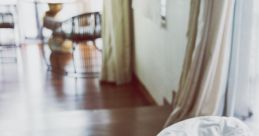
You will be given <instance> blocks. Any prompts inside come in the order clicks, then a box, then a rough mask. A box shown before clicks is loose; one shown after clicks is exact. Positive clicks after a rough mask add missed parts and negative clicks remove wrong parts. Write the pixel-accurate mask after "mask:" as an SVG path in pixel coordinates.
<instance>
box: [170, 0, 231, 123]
mask: <svg viewBox="0 0 259 136" xmlns="http://www.w3.org/2000/svg"><path fill="white" fill-rule="evenodd" d="M234 4H235V0H227V1H226V0H215V1H208V0H192V1H191V10H190V19H189V22H190V23H189V31H188V44H187V49H186V56H185V62H184V65H183V71H182V75H181V80H180V83H179V89H178V92H177V96H176V99H175V101H174V111H173V112H172V113H171V115H170V117H169V118H168V120H167V122H166V124H165V125H166V126H168V125H170V124H173V123H175V122H178V121H181V120H184V119H187V118H191V117H195V116H204V115H220V114H222V113H223V107H222V100H223V98H224V96H225V93H226V87H227V77H228V70H229V61H230V55H231V54H230V53H231V41H232V28H233V27H232V24H233V12H234Z"/></svg>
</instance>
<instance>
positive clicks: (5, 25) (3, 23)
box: [0, 5, 17, 63]
mask: <svg viewBox="0 0 259 136" xmlns="http://www.w3.org/2000/svg"><path fill="white" fill-rule="evenodd" d="M1 6H3V5H1ZM4 6H5V8H7V9H10V8H11V7H13V8H16V7H15V5H4ZM4 29H9V30H12V33H13V37H14V40H13V41H14V43H4V44H3V43H0V54H1V56H0V60H1V63H3V62H4V60H5V59H11V60H14V62H16V56H15V57H6V56H3V52H4V51H5V50H7V49H8V48H12V47H17V43H16V30H15V29H16V28H15V17H14V14H13V13H12V12H11V11H9V10H7V11H5V12H0V33H3V31H2V30H4ZM3 35H4V34H3ZM0 42H1V41H0Z"/></svg>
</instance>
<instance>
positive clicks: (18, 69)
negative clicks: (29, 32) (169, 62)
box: [0, 45, 170, 136]
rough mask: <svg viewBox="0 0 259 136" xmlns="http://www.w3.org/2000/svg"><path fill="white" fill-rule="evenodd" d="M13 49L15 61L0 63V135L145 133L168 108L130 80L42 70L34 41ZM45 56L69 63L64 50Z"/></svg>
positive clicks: (146, 135) (151, 131) (147, 135)
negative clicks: (108, 81)
mask: <svg viewBox="0 0 259 136" xmlns="http://www.w3.org/2000/svg"><path fill="white" fill-rule="evenodd" d="M79 49H82V48H79ZM6 54H8V53H6ZM16 55H17V57H18V61H17V63H3V64H0V135H1V136H151V135H155V134H157V133H158V132H159V131H160V130H161V128H162V125H163V123H164V121H165V119H166V117H167V116H168V115H169V113H170V107H158V106H155V105H152V104H151V103H149V102H148V100H146V99H145V97H144V96H143V95H142V94H141V93H140V92H139V90H138V88H137V87H136V86H135V85H134V84H127V85H123V86H115V85H113V84H102V85H100V84H99V80H98V78H83V77H78V78H75V77H74V76H64V75H63V74H58V73H53V72H49V71H47V70H46V65H45V63H44V61H43V59H42V55H41V50H40V48H39V46H38V45H27V46H23V47H21V48H19V49H17V54H16ZM53 57H54V58H53ZM51 59H53V60H55V61H53V60H50V61H49V62H52V64H53V65H54V67H56V68H57V69H59V68H60V67H61V69H62V68H63V69H65V68H67V67H68V69H71V56H70V54H67V55H66V54H54V55H53V54H52V58H51ZM63 60H64V61H65V62H62V61H63ZM57 65H58V66H57Z"/></svg>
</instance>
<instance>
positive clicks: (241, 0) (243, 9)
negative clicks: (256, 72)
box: [224, 0, 254, 119]
mask: <svg viewBox="0 0 259 136" xmlns="http://www.w3.org/2000/svg"><path fill="white" fill-rule="evenodd" d="M253 1H254V0H236V6H235V16H234V29H233V43H232V55H231V63H230V64H231V65H230V71H229V82H228V88H227V93H226V105H225V106H226V107H225V109H226V111H225V113H224V115H227V116H237V117H240V118H242V119H244V118H247V117H249V116H250V115H249V114H251V113H252V112H253V111H252V107H251V106H252V97H251V96H250V95H252V92H251V91H252V88H250V74H249V73H250V72H249V69H250V60H251V59H250V58H251V56H250V50H251V47H252V46H251V45H252V26H253V24H252V23H253Z"/></svg>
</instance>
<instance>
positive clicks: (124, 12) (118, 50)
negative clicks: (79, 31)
mask: <svg viewBox="0 0 259 136" xmlns="http://www.w3.org/2000/svg"><path fill="white" fill-rule="evenodd" d="M130 2H131V1H130V0H104V1H103V4H104V5H103V7H104V9H103V32H102V37H103V46H104V47H103V64H102V73H101V80H102V81H106V82H114V83H116V84H123V83H127V82H130V81H131V76H132V66H131V50H132V42H131V33H130V32H131V30H130V25H131V24H130V7H131V4H130Z"/></svg>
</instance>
